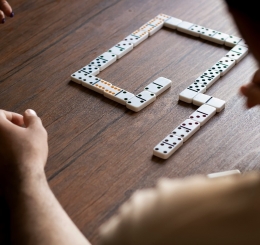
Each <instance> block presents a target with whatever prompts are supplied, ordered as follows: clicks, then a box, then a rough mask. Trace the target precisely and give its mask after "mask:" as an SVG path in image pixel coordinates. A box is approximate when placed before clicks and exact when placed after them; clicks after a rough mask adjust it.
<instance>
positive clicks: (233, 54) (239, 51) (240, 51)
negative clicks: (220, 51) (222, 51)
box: [226, 45, 248, 64]
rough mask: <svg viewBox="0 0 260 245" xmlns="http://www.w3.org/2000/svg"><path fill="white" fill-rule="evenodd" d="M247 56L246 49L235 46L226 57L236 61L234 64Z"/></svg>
mask: <svg viewBox="0 0 260 245" xmlns="http://www.w3.org/2000/svg"><path fill="white" fill-rule="evenodd" d="M247 54H248V48H246V47H244V46H241V45H236V46H234V47H233V48H232V49H231V50H230V51H229V52H228V53H227V54H226V57H228V58H231V59H233V60H235V61H236V64H237V63H238V62H239V61H240V60H242V59H243V58H244V57H245V56H246V55H247Z"/></svg>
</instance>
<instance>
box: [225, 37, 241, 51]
mask: <svg viewBox="0 0 260 245" xmlns="http://www.w3.org/2000/svg"><path fill="white" fill-rule="evenodd" d="M241 40H242V39H241V38H240V37H236V36H229V37H228V38H227V39H226V40H225V45H226V46H227V47H231V48H233V47H234V46H236V45H237V44H238V43H239V42H240V41H241Z"/></svg>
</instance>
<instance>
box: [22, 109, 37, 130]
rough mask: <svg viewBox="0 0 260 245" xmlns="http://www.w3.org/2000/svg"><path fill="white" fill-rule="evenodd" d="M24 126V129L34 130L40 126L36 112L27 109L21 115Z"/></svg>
mask: <svg viewBox="0 0 260 245" xmlns="http://www.w3.org/2000/svg"><path fill="white" fill-rule="evenodd" d="M23 120H24V125H25V127H26V128H35V127H39V126H42V121H41V119H40V118H39V117H38V116H37V114H36V112H35V111H34V110H32V109H28V110H26V111H25V112H24V114H23Z"/></svg>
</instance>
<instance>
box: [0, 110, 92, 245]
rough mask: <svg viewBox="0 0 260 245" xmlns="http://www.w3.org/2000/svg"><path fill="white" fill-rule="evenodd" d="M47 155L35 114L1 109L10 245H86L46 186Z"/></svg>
mask: <svg viewBox="0 0 260 245" xmlns="http://www.w3.org/2000/svg"><path fill="white" fill-rule="evenodd" d="M23 125H24V126H23ZM47 155H48V144H47V132H46V130H45V129H44V127H43V126H42V122H41V119H40V118H39V117H37V115H36V114H35V112H34V111H32V110H27V111H26V112H25V113H24V115H23V116H22V115H19V114H15V113H12V112H7V111H3V110H0V173H1V175H0V178H1V182H2V183H1V184H2V186H3V191H4V196H5V198H6V201H7V204H8V206H9V210H10V225H11V239H12V244H19V245H23V244H24V245H25V244H26V245H30V244H32V245H43V244H44V245H46V244H48V245H89V244H90V243H89V242H88V240H87V239H86V238H85V237H84V236H83V235H82V233H81V232H80V231H79V230H78V228H77V227H76V226H75V224H74V223H73V222H72V221H71V219H70V218H69V217H68V215H67V214H66V212H65V211H64V210H63V208H62V207H61V205H60V204H59V202H58V201H57V199H56V198H55V196H54V195H53V193H52V191H51V190H50V188H49V186H48V183H47V180H46V176H45V173H44V167H45V164H46V161H47Z"/></svg>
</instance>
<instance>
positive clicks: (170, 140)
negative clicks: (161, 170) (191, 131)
mask: <svg viewBox="0 0 260 245" xmlns="http://www.w3.org/2000/svg"><path fill="white" fill-rule="evenodd" d="M182 145H183V140H182V138H181V137H176V136H174V135H173V134H170V135H168V136H167V137H166V138H165V139H164V140H162V141H161V142H160V143H159V144H158V145H157V146H155V147H154V149H153V155H154V156H157V157H160V158H162V159H168V158H169V157H170V156H171V155H172V154H173V153H174V152H175V151H177V150H178V149H179V148H180V147H181V146H182Z"/></svg>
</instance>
